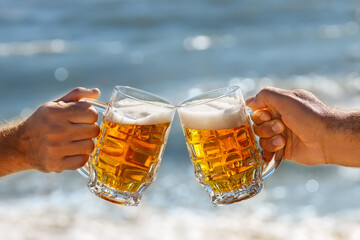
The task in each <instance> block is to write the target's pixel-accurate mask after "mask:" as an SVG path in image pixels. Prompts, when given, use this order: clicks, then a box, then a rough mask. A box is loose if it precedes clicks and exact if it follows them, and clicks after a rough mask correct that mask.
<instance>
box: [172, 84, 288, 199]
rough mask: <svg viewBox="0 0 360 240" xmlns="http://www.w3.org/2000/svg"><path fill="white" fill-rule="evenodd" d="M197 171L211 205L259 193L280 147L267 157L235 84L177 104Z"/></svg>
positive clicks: (278, 162) (276, 165)
mask: <svg viewBox="0 0 360 240" xmlns="http://www.w3.org/2000/svg"><path fill="white" fill-rule="evenodd" d="M178 113H179V116H180V121H181V125H182V127H183V132H184V135H185V139H186V145H187V148H188V151H189V155H190V158H191V160H192V164H193V166H194V170H195V175H196V178H197V180H198V181H199V182H200V184H201V185H202V186H203V187H204V188H205V190H206V191H207V192H208V194H209V195H210V197H211V201H212V203H213V204H215V205H223V204H229V203H233V202H238V201H241V200H244V199H247V198H250V197H252V196H255V195H256V194H258V193H259V192H260V191H261V189H262V187H263V180H264V179H266V178H267V177H268V176H270V175H271V174H272V173H273V172H274V170H275V169H276V168H277V167H278V166H279V164H280V162H281V159H282V156H280V155H281V154H282V153H276V154H274V156H273V158H272V160H271V161H270V162H265V161H264V160H263V158H262V156H261V154H260V151H259V146H258V143H257V141H256V139H255V135H254V132H253V130H252V126H251V122H250V118H249V115H248V112H247V107H246V105H245V102H244V99H243V97H242V94H241V92H240V88H239V87H228V88H222V89H217V90H214V91H210V92H207V93H204V94H202V95H199V96H197V97H194V98H191V99H188V100H186V101H184V102H182V103H181V104H180V106H179V107H178Z"/></svg>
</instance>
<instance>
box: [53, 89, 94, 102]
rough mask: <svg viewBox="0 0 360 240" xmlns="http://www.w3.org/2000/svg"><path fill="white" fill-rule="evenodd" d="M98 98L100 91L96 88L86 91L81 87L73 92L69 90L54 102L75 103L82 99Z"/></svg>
mask: <svg viewBox="0 0 360 240" xmlns="http://www.w3.org/2000/svg"><path fill="white" fill-rule="evenodd" d="M99 96H100V90H99V89H97V88H93V89H87V88H83V87H77V88H74V89H73V90H71V91H70V92H69V93H67V94H66V95H65V96H63V97H61V98H59V99H57V100H55V102H58V101H64V102H76V101H79V100H80V99H82V98H93V99H97V98H98V97H99Z"/></svg>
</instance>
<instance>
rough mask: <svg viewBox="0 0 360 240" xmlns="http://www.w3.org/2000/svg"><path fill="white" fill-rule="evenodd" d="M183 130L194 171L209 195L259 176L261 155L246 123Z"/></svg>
mask: <svg viewBox="0 0 360 240" xmlns="http://www.w3.org/2000/svg"><path fill="white" fill-rule="evenodd" d="M184 133H185V138H186V142H187V146H188V150H189V153H190V157H191V159H192V163H193V165H194V169H195V174H196V176H197V178H198V180H199V182H200V183H201V184H202V185H203V186H204V187H205V188H206V189H207V190H208V192H210V195H224V194H226V193H228V192H232V191H241V190H243V189H248V188H249V186H250V185H251V184H252V182H253V180H257V179H259V176H260V174H261V173H260V169H261V168H260V167H259V166H260V164H261V158H260V155H259V150H258V147H257V143H256V140H255V137H254V134H253V131H252V129H251V126H250V123H249V124H247V125H242V126H239V127H235V128H229V129H216V130H204V129H189V128H184ZM209 188H210V189H209ZM249 197H250V196H249ZM243 199H245V198H243ZM237 201H238V200H237Z"/></svg>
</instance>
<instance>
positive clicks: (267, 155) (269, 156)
mask: <svg viewBox="0 0 360 240" xmlns="http://www.w3.org/2000/svg"><path fill="white" fill-rule="evenodd" d="M261 155H262V156H263V159H264V161H265V162H270V161H271V159H272V158H273V156H274V153H273V152H268V151H265V150H264V151H262V153H261Z"/></svg>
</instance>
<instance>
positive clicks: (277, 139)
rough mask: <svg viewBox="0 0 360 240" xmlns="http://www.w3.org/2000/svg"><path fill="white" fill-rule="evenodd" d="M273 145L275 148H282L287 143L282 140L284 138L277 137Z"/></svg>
mask: <svg viewBox="0 0 360 240" xmlns="http://www.w3.org/2000/svg"><path fill="white" fill-rule="evenodd" d="M272 143H273V144H274V146H275V147H281V146H283V145H284V144H285V143H284V140H283V139H282V137H276V138H275V139H274V140H273V141H272Z"/></svg>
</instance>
